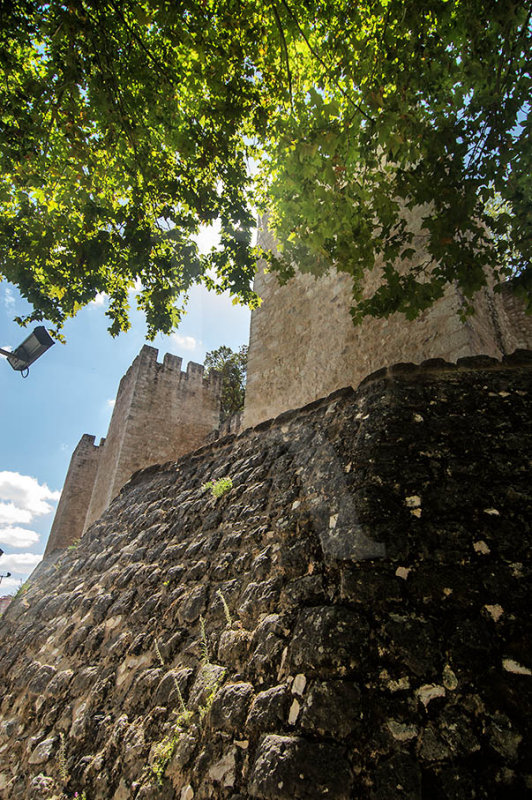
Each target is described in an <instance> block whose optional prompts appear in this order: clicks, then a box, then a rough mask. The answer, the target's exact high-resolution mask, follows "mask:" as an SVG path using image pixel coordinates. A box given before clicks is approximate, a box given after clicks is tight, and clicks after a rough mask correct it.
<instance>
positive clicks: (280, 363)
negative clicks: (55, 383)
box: [45, 219, 532, 557]
mask: <svg viewBox="0 0 532 800" xmlns="http://www.w3.org/2000/svg"><path fill="white" fill-rule="evenodd" d="M259 242H260V244H261V245H262V246H263V247H264V248H275V241H274V238H273V236H272V234H271V233H270V232H269V231H268V229H267V225H266V220H265V219H263V220H262V221H261V225H260V227H259ZM369 280H371V279H369ZM255 291H256V292H257V294H258V295H259V296H260V297H261V298H262V304H261V306H260V307H259V308H258V309H256V310H254V311H253V313H252V317H251V329H250V341H249V357H248V371H247V385H246V399H245V407H244V413H243V418H242V426H243V427H244V428H247V427H251V426H254V425H257V424H258V423H260V422H262V421H264V420H266V419H269V418H271V417H275V416H276V415H278V414H280V413H282V412H283V411H287V410H289V409H292V408H297V407H301V406H304V405H306V404H307V403H310V402H312V401H314V400H317V399H318V398H320V397H324V396H326V395H328V394H330V393H331V392H333V391H335V390H336V389H340V388H343V387H344V386H348V385H351V386H352V387H354V388H356V387H357V386H358V385H359V383H360V382H361V381H362V380H363V379H364V378H365V377H366V376H367V375H369V374H370V373H373V372H375V371H376V370H378V369H381V368H384V367H386V366H388V365H390V364H394V363H397V362H415V363H422V362H424V361H426V360H428V359H432V358H443V359H445V360H446V361H451V362H453V361H457V360H458V359H459V358H463V357H468V356H475V355H488V356H491V357H495V358H499V359H500V358H501V357H502V356H504V355H507V354H509V353H512V352H513V351H514V350H516V349H526V348H532V317H530V316H527V315H526V314H525V313H524V310H523V305H522V303H521V302H520V301H519V300H518V299H517V298H516V297H515V296H514V295H513V294H512V292H511V291H510V290H509V289H506V290H504V291H503V292H501V293H500V294H494V293H493V292H491V291H490V290H489V289H485V290H483V291H481V292H479V293H478V294H477V297H476V298H475V308H476V313H475V315H474V316H473V317H468V318H467V320H466V321H465V322H464V321H462V320H461V319H460V317H459V314H458V312H459V310H460V307H461V305H462V304H463V298H461V297H460V294H459V292H458V290H457V289H455V288H452V289H450V290H448V291H447V293H446V295H445V296H444V297H443V298H442V299H441V300H439V301H438V302H437V303H436V304H435V305H434V306H433V307H432V308H430V309H429V310H428V311H426V312H424V313H422V314H421V315H420V317H419V318H418V319H416V320H414V321H412V322H406V321H405V318H404V317H403V316H402V315H401V314H393V315H391V316H390V317H389V318H387V319H366V320H365V321H364V323H363V324H362V325H360V326H359V327H356V328H355V327H354V326H353V324H352V320H351V317H350V314H349V305H350V300H349V279H348V278H347V276H346V275H342V274H339V273H336V272H334V271H332V272H331V273H329V274H327V275H326V276H324V277H322V278H320V279H318V280H316V279H315V278H313V277H312V276H305V275H299V276H297V277H296V278H294V279H292V280H291V281H290V282H289V283H288V284H287V285H286V286H279V284H278V283H277V280H276V279H275V277H274V276H273V275H270V274H267V273H265V271H264V269H263V265H259V268H258V270H257V275H256V279H255ZM181 364H182V360H181V359H180V358H178V357H176V356H173V355H169V354H166V355H165V356H164V360H163V363H162V364H159V363H157V350H156V349H154V348H152V347H148V346H145V347H143V348H142V350H141V352H140V354H139V356H137V358H136V359H135V360H134V362H133V364H132V365H131V367H130V368H129V370H128V371H127V373H126V374H125V375H124V377H123V378H122V381H121V382H120V387H119V389H118V394H117V398H116V403H115V406H114V410H113V415H112V418H111V423H110V426H109V432H108V435H107V437H106V439H104V440H102V441H101V442H100V444H99V445H95V443H94V436H89V435H87V434H85V435H83V436H82V438H81V440H80V442H79V444H78V445H77V447H76V449H75V451H74V453H73V455H72V459H71V463H70V467H69V470H68V474H67V478H66V481H65V485H64V488H63V492H62V495H61V499H60V501H59V505H58V508H57V512H56V515H55V519H54V522H53V525H52V529H51V532H50V537H49V540H48V544H47V547H46V551H45V557H48V556H50V554H51V553H53V552H55V551H56V550H60V549H64V548H65V547H67V546H69V545H71V544H72V543H73V542H75V541H77V540H78V539H79V538H80V537H81V536H82V535H83V533H84V532H85V531H86V530H87V528H88V527H89V526H90V525H91V524H92V523H93V522H94V521H95V520H96V519H98V517H100V516H101V514H102V513H103V512H104V511H105V509H106V508H107V507H108V506H109V504H110V503H111V501H112V500H113V498H114V497H116V495H118V493H119V492H120V490H121V488H122V487H123V486H124V484H125V483H126V482H127V480H128V479H129V478H130V477H131V475H132V474H133V473H134V472H136V471H137V470H138V469H141V468H142V467H146V466H149V465H151V464H156V463H163V462H165V461H169V460H175V459H176V458H179V457H180V456H182V455H184V454H186V453H190V452H192V451H193V450H195V449H197V448H198V447H199V446H201V445H202V444H204V443H205V442H206V441H208V440H209V438H212V437H213V436H214V435H218V436H219V435H224V434H226V433H233V432H235V431H237V430H238V428H239V427H240V420H238V424H235V422H234V423H233V425H232V426H231V424H227V423H226V424H225V425H224V426H221V425H220V391H221V384H220V379H219V377H218V376H217V375H216V373H214V372H212V373H211V374H210V375H209V377H208V378H205V377H204V372H203V366H201V365H200V364H194V363H192V362H190V363H189V364H188V367H187V371H186V372H182V371H181Z"/></svg>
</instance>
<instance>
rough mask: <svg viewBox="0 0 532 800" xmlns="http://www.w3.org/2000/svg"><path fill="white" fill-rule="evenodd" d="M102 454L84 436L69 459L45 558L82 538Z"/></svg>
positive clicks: (90, 437)
mask: <svg viewBox="0 0 532 800" xmlns="http://www.w3.org/2000/svg"><path fill="white" fill-rule="evenodd" d="M101 452H102V450H101V448H99V447H97V446H96V445H95V444H94V436H89V435H88V434H86V433H85V434H83V436H82V437H81V439H80V441H79V444H78V446H77V447H76V449H75V450H74V452H73V454H72V458H71V459H70V466H69V468H68V472H67V476H66V479H65V485H64V487H63V491H62V493H61V498H60V500H59V504H58V506H57V511H56V514H55V517H54V522H53V525H52V530H51V531H50V536H49V538H48V543H47V545H46V550H45V553H44V556H45V558H46V557H47V556H49V555H50V554H51V553H53V551H54V550H62V549H64V548H65V547H68V546H69V545H71V544H72V543H73V542H75V541H76V540H77V539H79V538H80V537H81V535H82V533H83V529H84V525H85V516H86V514H87V507H88V505H89V502H90V499H91V495H92V490H93V487H94V480H95V477H96V472H97V469H98V463H99V456H100V455H101Z"/></svg>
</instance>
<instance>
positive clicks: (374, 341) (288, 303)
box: [243, 221, 532, 427]
mask: <svg viewBox="0 0 532 800" xmlns="http://www.w3.org/2000/svg"><path fill="white" fill-rule="evenodd" d="M264 224H265V223H264V221H263V227H262V228H261V229H260V231H259V241H260V243H261V244H262V246H263V247H265V248H272V249H273V248H275V240H274V238H273V236H272V234H271V233H270V232H269V231H268V230H267V229H266V228H265V227H264ZM419 238H420V239H421V237H419ZM418 246H419V247H420V248H421V247H422V242H421V241H420V242H419V243H418ZM367 281H368V282H367V288H368V289H374V288H375V287H376V285H377V281H378V269H376V270H375V271H374V273H371V274H370V276H369V278H368V279H367ZM350 289H351V281H350V278H349V276H347V275H343V274H339V273H336V272H335V271H333V272H332V273H330V274H328V275H326V276H324V277H321V278H319V279H317V280H316V279H315V278H314V277H313V276H311V275H297V276H296V277H295V278H293V279H292V280H291V281H289V283H288V284H287V285H285V286H279V284H278V282H277V280H276V278H275V276H274V275H272V274H266V273H264V270H263V268H262V267H260V266H259V269H258V271H257V276H256V280H255V290H256V292H257V293H258V294H259V295H260V297H262V300H263V302H262V305H261V306H260V308H258V309H256V310H255V311H253V312H252V317H251V330H250V341H249V359H248V374H247V385H246V401H245V410H244V420H243V425H244V427H247V426H249V425H255V424H257V423H258V422H260V421H262V420H264V419H268V418H270V417H272V416H275V415H276V414H279V413H281V412H283V411H286V410H288V409H289V408H294V407H296V406H300V405H304V404H305V403H309V402H312V401H313V400H316V399H317V398H319V397H323V396H324V395H327V394H329V393H330V392H332V391H334V390H335V389H338V388H340V387H342V386H346V385H348V384H350V385H351V386H353V387H356V386H357V385H358V384H359V383H360V381H361V380H362V379H363V378H364V377H365V376H366V375H368V374H370V373H371V372H373V371H375V370H377V369H380V368H381V367H384V366H387V365H389V364H393V363H395V362H398V361H405V362H415V363H420V362H421V361H424V360H425V359H428V358H436V357H439V358H444V359H446V360H448V361H456V360H457V359H458V358H462V357H466V356H472V355H480V354H485V355H489V356H492V357H497V358H500V357H501V356H502V355H504V354H506V353H510V352H513V351H514V350H515V349H516V348H517V347H524V348H526V347H532V317H526V316H525V314H524V313H523V310H522V307H521V306H522V304H521V305H520V304H519V301H517V300H516V299H515V298H514V297H513V296H512V295H511V294H510V293H508V292H507V293H503V294H493V293H492V292H490V291H488V290H486V291H482V292H479V293H478V295H477V297H476V298H475V307H476V314H475V315H474V316H472V317H469V318H468V319H467V320H466V321H465V322H462V321H461V320H460V318H459V316H458V313H457V312H458V311H459V310H460V308H461V307H463V305H464V301H463V298H462V297H461V296H460V293H459V292H458V291H457V290H456V289H453V288H451V289H449V290H448V291H447V293H446V295H445V297H443V298H442V299H441V300H439V301H438V302H436V303H435V304H434V306H433V307H432V308H430V309H428V310H427V311H425V312H423V313H422V314H421V315H420V316H419V317H418V319H416V320H414V321H412V322H408V321H407V320H406V319H405V317H404V315H402V314H399V313H396V314H392V315H390V316H389V317H388V318H387V319H373V318H366V319H365V320H364V321H363V323H362V324H361V325H359V326H358V327H354V326H353V323H352V320H351V317H350V315H349V308H350V305H351V299H350Z"/></svg>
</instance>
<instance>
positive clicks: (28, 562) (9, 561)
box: [0, 553, 43, 574]
mask: <svg viewBox="0 0 532 800" xmlns="http://www.w3.org/2000/svg"><path fill="white" fill-rule="evenodd" d="M42 557H43V554H42V553H8V554H7V555H6V554H4V555H3V556H0V574H1V573H3V572H4V573H5V572H22V573H24V574H28V573H29V572H32V571H33V570H34V569H35V567H36V566H37V564H38V563H39V562H40V561H42Z"/></svg>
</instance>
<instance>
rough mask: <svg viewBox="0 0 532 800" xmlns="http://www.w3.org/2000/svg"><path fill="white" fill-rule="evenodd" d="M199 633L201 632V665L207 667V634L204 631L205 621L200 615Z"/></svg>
mask: <svg viewBox="0 0 532 800" xmlns="http://www.w3.org/2000/svg"><path fill="white" fill-rule="evenodd" d="M200 631H201V638H200V648H201V663H202V664H203V665H204V666H208V665H209V663H210V662H209V643H208V641H207V633H206V631H205V620H204V619H203V617H202V616H201V615H200Z"/></svg>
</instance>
